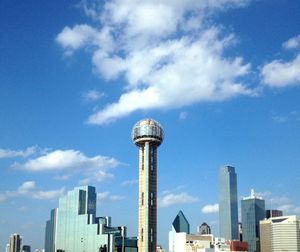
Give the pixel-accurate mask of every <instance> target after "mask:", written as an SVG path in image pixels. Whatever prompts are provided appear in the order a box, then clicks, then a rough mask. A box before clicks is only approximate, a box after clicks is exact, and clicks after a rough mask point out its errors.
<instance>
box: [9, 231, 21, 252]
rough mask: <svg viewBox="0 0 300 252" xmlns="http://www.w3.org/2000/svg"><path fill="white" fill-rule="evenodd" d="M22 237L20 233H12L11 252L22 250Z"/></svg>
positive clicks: (10, 238)
mask: <svg viewBox="0 0 300 252" xmlns="http://www.w3.org/2000/svg"><path fill="white" fill-rule="evenodd" d="M21 242H22V237H21V236H20V235H19V234H12V235H11V236H10V237H9V252H21Z"/></svg>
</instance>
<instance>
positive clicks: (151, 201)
mask: <svg viewBox="0 0 300 252" xmlns="http://www.w3.org/2000/svg"><path fill="white" fill-rule="evenodd" d="M150 205H151V206H153V192H151V193H150Z"/></svg>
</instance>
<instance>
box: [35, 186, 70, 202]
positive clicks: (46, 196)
mask: <svg viewBox="0 0 300 252" xmlns="http://www.w3.org/2000/svg"><path fill="white" fill-rule="evenodd" d="M64 194H65V188H60V189H58V190H49V191H36V192H33V193H32V195H31V196H32V198H34V199H40V200H50V199H57V198H59V197H62V196H63V195H64Z"/></svg>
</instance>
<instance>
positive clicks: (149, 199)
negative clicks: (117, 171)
mask: <svg viewBox="0 0 300 252" xmlns="http://www.w3.org/2000/svg"><path fill="white" fill-rule="evenodd" d="M156 197H157V146H156V144H155V143H154V142H151V141H145V142H143V143H141V144H140V145H139V220H138V221H139V225H138V228H139V230H138V236H139V240H138V248H139V252H155V251H156V226H157V224H156V222H157V199H156Z"/></svg>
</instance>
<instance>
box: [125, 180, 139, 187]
mask: <svg viewBox="0 0 300 252" xmlns="http://www.w3.org/2000/svg"><path fill="white" fill-rule="evenodd" d="M138 182H139V181H138V179H132V180H125V181H123V182H122V184H121V185H122V186H130V185H136V184H138Z"/></svg>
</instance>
